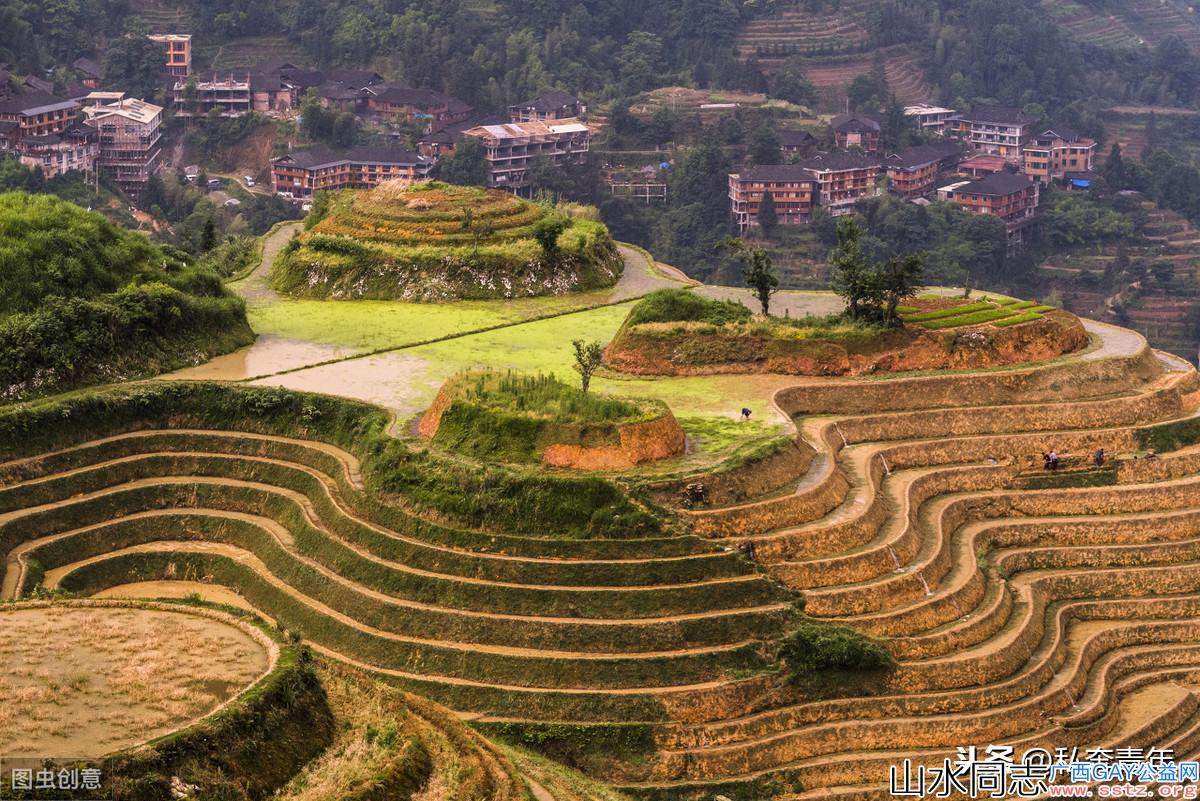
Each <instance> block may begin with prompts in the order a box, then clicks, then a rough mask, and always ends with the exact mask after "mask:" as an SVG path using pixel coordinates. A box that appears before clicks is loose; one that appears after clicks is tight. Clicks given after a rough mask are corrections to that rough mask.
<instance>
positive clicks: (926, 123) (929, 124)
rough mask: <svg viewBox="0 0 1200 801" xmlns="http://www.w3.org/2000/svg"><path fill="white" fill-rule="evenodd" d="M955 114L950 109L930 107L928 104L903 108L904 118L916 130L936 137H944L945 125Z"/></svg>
mask: <svg viewBox="0 0 1200 801" xmlns="http://www.w3.org/2000/svg"><path fill="white" fill-rule="evenodd" d="M955 113H956V112H955V111H954V109H952V108H943V107H941V106H931V105H929V104H928V103H918V104H916V105H915V106H905V107H904V116H905V117H908V118H909V120H910V121H911V122H913V123H914V124H915V125H916V126H917V129H918V130H920V131H923V132H925V133H932V134H937V135H938V136H943V135H945V133H946V123H947V122H948V121H949V120H950V119H951V118H953V117H954V115H955Z"/></svg>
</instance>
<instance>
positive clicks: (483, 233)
mask: <svg viewBox="0 0 1200 801" xmlns="http://www.w3.org/2000/svg"><path fill="white" fill-rule="evenodd" d="M462 227H463V230H464V231H466V232H467V233H469V234H470V235H471V243H472V245H473V247H472V251H471V253H472V255H473V256H475V257H478V256H479V243H480V242H482V241H483V240H484V239H487V238H488V237H490V236H491V235H492V234H494V233H496V230H495V229H494V228H492V226H490V225H488V223H487V222H486V221H483V222H480V221H477V220H476V219H475V212H474V210H473V209H472V208H471V207H470V206H467V207H465V208H464V209H463V222H462Z"/></svg>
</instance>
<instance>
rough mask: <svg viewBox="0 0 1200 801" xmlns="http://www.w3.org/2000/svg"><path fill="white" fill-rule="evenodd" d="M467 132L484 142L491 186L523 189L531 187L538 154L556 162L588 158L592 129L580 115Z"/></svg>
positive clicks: (518, 191) (562, 163) (580, 160)
mask: <svg viewBox="0 0 1200 801" xmlns="http://www.w3.org/2000/svg"><path fill="white" fill-rule="evenodd" d="M463 135H464V136H472V137H475V138H476V139H479V140H480V142H482V143H483V147H484V152H485V153H486V155H487V160H488V165H489V167H490V175H489V177H488V186H491V187H496V188H499V189H508V190H509V191H512V192H516V193H518V194H519V193H521V192H523V191H524V190H526V189H527V188H528V185H529V178H528V170H529V167H530V166H531V165H532V164H533V162H534V161H535V160H536V159H538V158H548V159H549V160H550V161H551V162H552V163H553V164H555V165H559V166H562V165H567V164H580V163H582V162H583V161H584V160H586V159H587V154H588V149H589V146H590V144H591V141H592V132H591V131H590V130H589V129H588V127H587V126H586V125H584V124H583V123H582V122H580V121H579V120H576V119H566V120H549V121H546V122H510V123H506V124H504V125H478V126H476V127H474V128H468V129H467V130H466V131H464V132H463Z"/></svg>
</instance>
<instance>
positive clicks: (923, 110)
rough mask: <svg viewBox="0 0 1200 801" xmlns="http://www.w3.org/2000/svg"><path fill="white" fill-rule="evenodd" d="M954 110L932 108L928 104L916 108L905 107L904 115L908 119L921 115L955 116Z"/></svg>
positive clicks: (918, 104) (918, 105)
mask: <svg viewBox="0 0 1200 801" xmlns="http://www.w3.org/2000/svg"><path fill="white" fill-rule="evenodd" d="M953 113H954V109H952V108H943V107H942V106H931V105H929V104H928V103H917V104H916V105H914V106H905V107H904V114H905V116H907V117H916V116H919V115H921V114H953Z"/></svg>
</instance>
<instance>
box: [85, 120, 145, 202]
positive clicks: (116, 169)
mask: <svg viewBox="0 0 1200 801" xmlns="http://www.w3.org/2000/svg"><path fill="white" fill-rule="evenodd" d="M84 114H86V115H87V118H86V120H85V122H86V123H87V124H88V125H90V126H91V127H93V128H95V129H96V130H97V131H98V132H99V141H100V153H99V156H98V157H97V159H96V166H97V167H99V168H100V169H102V170H104V172H106V173H107V174H108V175H110V176H111V177H112V179H113V180H114V181H116V183H117V185H118V186H120V187H121V189H122V190H124V191H125V193H126V194H128V195H130V196H132V197H137V196H139V195H140V194H141V192H142V190H144V189H145V188H146V184H147V182H149V180H150V176H151V175H153V174H154V172H155V170H157V169H158V160H159V156H160V155H161V153H162V148H161V146H160V142H161V139H162V130H161V127H162V119H163V109H162V106H156V105H154V104H153V103H147V102H145V101H144V100H136V99H133V98H121V99H120V100H117V101H116V102H113V103H102V104H98V105H92V106H87V107H85V108H84Z"/></svg>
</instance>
